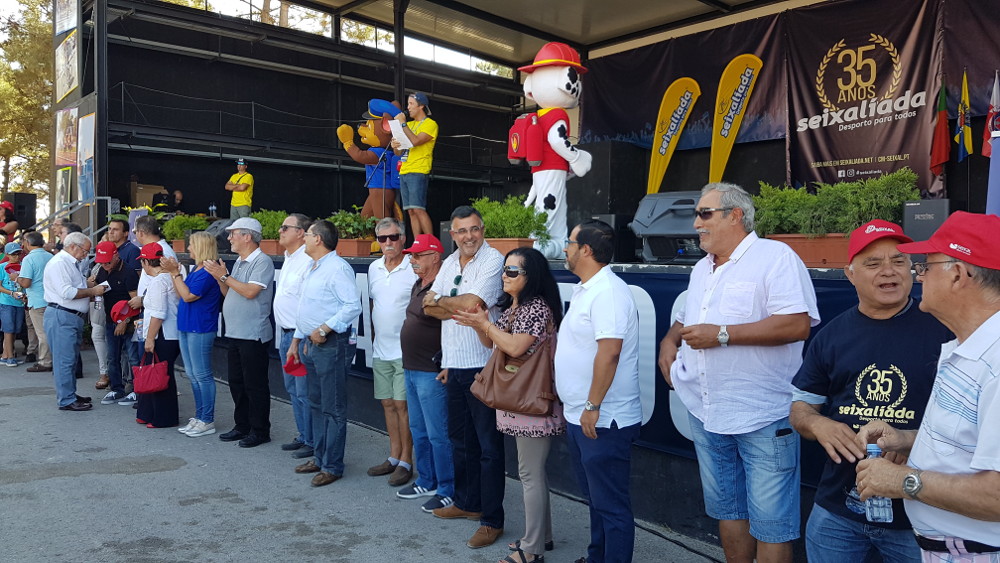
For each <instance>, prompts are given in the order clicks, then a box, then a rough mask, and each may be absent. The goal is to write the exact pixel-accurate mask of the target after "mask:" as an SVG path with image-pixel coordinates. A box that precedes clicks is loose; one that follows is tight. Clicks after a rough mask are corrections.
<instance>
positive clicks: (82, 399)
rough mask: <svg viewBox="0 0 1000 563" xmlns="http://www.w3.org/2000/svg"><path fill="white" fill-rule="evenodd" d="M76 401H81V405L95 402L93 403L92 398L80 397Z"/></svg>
mask: <svg viewBox="0 0 1000 563" xmlns="http://www.w3.org/2000/svg"><path fill="white" fill-rule="evenodd" d="M76 400H77V401H80V402H81V403H91V402H93V401H91V399H90V397H82V396H80V395H77V396H76Z"/></svg>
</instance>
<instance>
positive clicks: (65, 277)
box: [42, 250, 90, 313]
mask: <svg viewBox="0 0 1000 563" xmlns="http://www.w3.org/2000/svg"><path fill="white" fill-rule="evenodd" d="M79 263H80V261H79V260H77V259H76V258H74V257H73V255H71V254H70V253H69V252H66V251H65V250H60V251H59V252H58V253H57V254H56V255H55V256H53V257H52V259H51V260H49V263H48V264H46V266H45V271H44V272H43V273H42V280H43V282H42V284H43V286H44V287H45V301H47V302H48V303H54V304H56V305H59V306H61V307H65V308H67V309H72V310H73V311H79V312H81V313H86V312H87V310H88V308H89V307H90V298H89V297H81V298H79V299H77V298H76V292H77V290H80V289H86V288H87V280H86V279H84V277H83V274H81V273H80V268H79Z"/></svg>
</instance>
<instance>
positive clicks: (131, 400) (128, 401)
mask: <svg viewBox="0 0 1000 563" xmlns="http://www.w3.org/2000/svg"><path fill="white" fill-rule="evenodd" d="M138 400H139V399H137V398H136V396H135V392H132V393H129V394H128V395H125V398H124V399H122V400H120V401H118V404H119V405H122V406H125V407H130V406H132V405H134V404H135V403H136V401H138Z"/></svg>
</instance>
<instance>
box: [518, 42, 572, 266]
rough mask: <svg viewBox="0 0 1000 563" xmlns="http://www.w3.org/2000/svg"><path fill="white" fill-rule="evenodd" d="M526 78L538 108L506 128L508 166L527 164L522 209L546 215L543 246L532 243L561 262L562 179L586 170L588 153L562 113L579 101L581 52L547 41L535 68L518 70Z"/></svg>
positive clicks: (563, 223) (563, 228)
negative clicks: (578, 144) (528, 186)
mask: <svg viewBox="0 0 1000 563" xmlns="http://www.w3.org/2000/svg"><path fill="white" fill-rule="evenodd" d="M518 70H519V71H521V72H524V73H526V74H527V77H526V78H525V81H524V95H525V96H527V97H528V98H529V99H531V100H534V101H535V103H537V104H538V107H539V109H538V111H537V112H535V113H529V114H526V115H522V116H520V117H518V118H517V120H516V121H515V123H514V127H512V128H511V130H510V138H509V141H510V143H509V145H508V151H507V156H508V158H509V159H510V161H511V163H514V164H516V163H518V162H520V161H522V160H527V161H528V164H529V165H530V166H531V191H530V192H528V197H527V199H526V200H525V201H524V205H525V206H529V205H534V207H535V210H536V211H538V212H541V213H547V214H548V218H547V219H546V221H545V227H546V230H548V232H549V235H550V236H551V237H552V238H551V240H550V241H549V242H547V243H545V244H541V243H539V242H538V241H535V247H536V248H538V250H540V251H541V252H542V254H544V255H545V256H546V257H547V258H549V259H550V260H558V259H561V258H564V257H565V255H564V254H563V248H564V247H565V244H564V241H565V239H566V238H567V231H566V180H568V179H569V178H571V177H573V176H583V175H584V174H586V173H587V172H588V171H590V164H591V160H592V159H591V156H590V153H588V152H587V151H584V150H580V149H578V148H576V147H575V146H574V145H573V143H571V142H570V141H569V136H570V130H569V116H568V115H567V114H566V110H567V109H570V108H575V107H576V106H577V104H579V103H580V92H581V91H582V89H583V83H582V81H581V78H580V77H581V75H583V74H584V73H586V72H587V69H586V68H584V67H583V65H581V64H580V54H579V53H577V52H576V51H575V50H574V49H573V48H572V47H570V46H569V45H566V44H564V43H547V44H545V45H544V46H542V48H541V49H539V51H538V54H537V55H535V61H534V63H533V64H530V65H528V66H524V67H521V68H519V69H518Z"/></svg>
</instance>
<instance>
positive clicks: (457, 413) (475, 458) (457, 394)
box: [447, 368, 506, 528]
mask: <svg viewBox="0 0 1000 563" xmlns="http://www.w3.org/2000/svg"><path fill="white" fill-rule="evenodd" d="M480 369H481V368H473V369H455V368H450V369H448V385H447V387H448V437H449V438H451V446H452V450H453V453H454V456H455V496H454V500H455V506H457V507H459V508H461V509H462V510H467V511H469V512H482V513H483V516H482V518H481V519H480V520H479V523H480V524H481V525H483V526H489V527H491V528H503V523H504V513H503V494H504V485H505V484H506V476H505V474H504V454H503V434H501V433H500V431H499V430H497V411H495V410H494V409H491V408H490V407H487V406H486V405H484V404H483V402H482V401H480V400H479V399H477V398H476V396H475V395H473V394H472V392H471V391H470V390H469V388H470V387H471V386H472V382H473V380H475V378H476V374H477V373H479V371H480Z"/></svg>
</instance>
